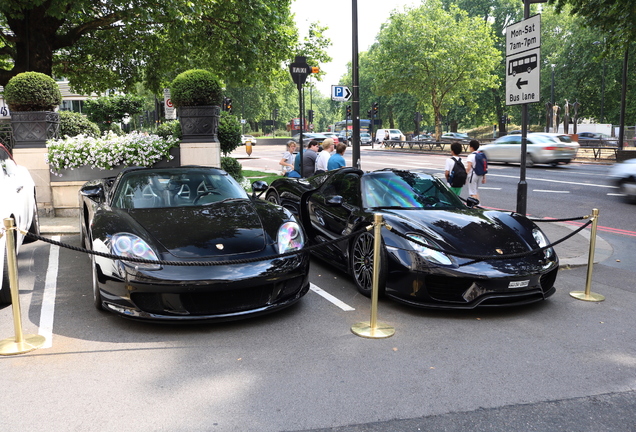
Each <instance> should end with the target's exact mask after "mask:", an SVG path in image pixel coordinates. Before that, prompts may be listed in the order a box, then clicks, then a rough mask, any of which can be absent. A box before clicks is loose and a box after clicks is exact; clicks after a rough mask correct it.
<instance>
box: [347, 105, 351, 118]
mask: <svg viewBox="0 0 636 432" xmlns="http://www.w3.org/2000/svg"><path fill="white" fill-rule="evenodd" d="M347 118H348V119H350V118H351V105H347Z"/></svg>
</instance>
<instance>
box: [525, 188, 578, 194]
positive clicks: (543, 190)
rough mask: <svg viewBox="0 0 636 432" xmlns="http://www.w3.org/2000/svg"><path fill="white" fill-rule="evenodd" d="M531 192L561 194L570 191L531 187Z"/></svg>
mask: <svg viewBox="0 0 636 432" xmlns="http://www.w3.org/2000/svg"><path fill="white" fill-rule="evenodd" d="M532 192H546V193H561V194H569V193H570V191H557V190H547V189H533V190H532Z"/></svg>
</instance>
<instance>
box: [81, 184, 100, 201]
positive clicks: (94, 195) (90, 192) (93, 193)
mask: <svg viewBox="0 0 636 432" xmlns="http://www.w3.org/2000/svg"><path fill="white" fill-rule="evenodd" d="M80 194H81V195H82V196H85V197H87V198H90V199H93V200H99V201H101V200H102V199H103V198H104V187H103V186H102V185H101V184H93V185H86V186H83V187H82V188H81V189H80Z"/></svg>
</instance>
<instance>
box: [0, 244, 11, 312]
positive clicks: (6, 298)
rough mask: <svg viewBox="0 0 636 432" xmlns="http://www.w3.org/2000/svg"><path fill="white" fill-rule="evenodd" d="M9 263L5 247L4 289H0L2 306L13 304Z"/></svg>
mask: <svg viewBox="0 0 636 432" xmlns="http://www.w3.org/2000/svg"><path fill="white" fill-rule="evenodd" d="M9 283H10V282H9V263H8V260H7V248H6V247H5V248H4V264H3V265H2V289H0V306H5V305H10V304H11V287H10V286H9Z"/></svg>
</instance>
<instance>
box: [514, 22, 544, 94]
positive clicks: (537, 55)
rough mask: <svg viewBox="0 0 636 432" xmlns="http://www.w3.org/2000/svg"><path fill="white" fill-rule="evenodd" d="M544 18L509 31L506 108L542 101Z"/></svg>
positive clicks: (522, 23)
mask: <svg viewBox="0 0 636 432" xmlns="http://www.w3.org/2000/svg"><path fill="white" fill-rule="evenodd" d="M540 84H541V15H534V16H532V17H530V18H528V19H525V20H523V21H520V22H518V23H515V24H512V25H511V26H508V27H507V28H506V105H518V104H525V103H534V102H539V100H540V98H541V95H540V88H541V86H540Z"/></svg>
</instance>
